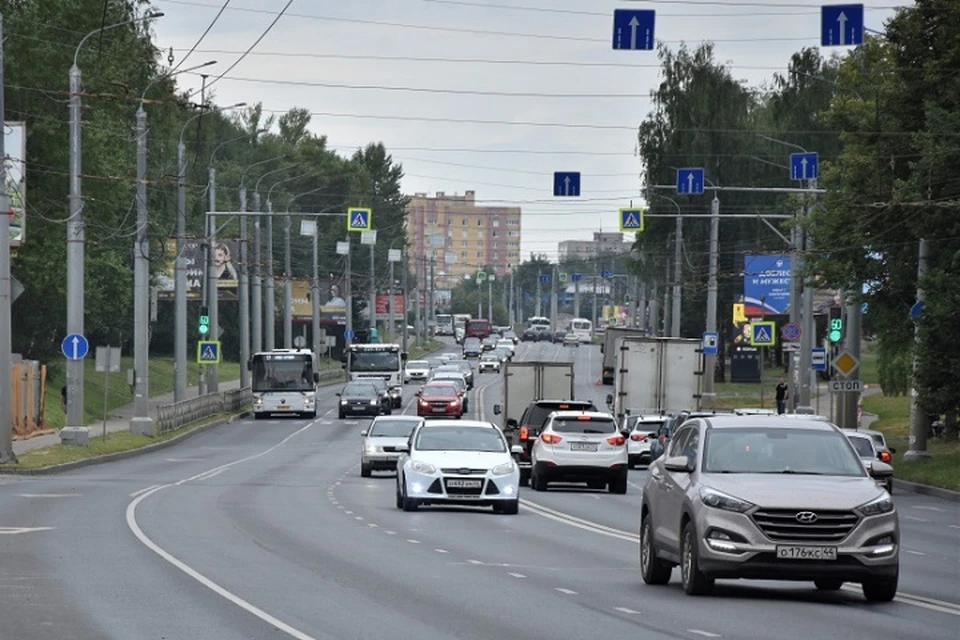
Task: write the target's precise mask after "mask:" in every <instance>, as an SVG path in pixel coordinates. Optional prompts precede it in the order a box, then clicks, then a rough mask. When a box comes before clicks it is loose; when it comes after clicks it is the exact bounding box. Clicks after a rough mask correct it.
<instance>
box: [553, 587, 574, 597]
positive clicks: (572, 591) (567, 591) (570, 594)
mask: <svg viewBox="0 0 960 640" xmlns="http://www.w3.org/2000/svg"><path fill="white" fill-rule="evenodd" d="M553 590H554V591H559V592H560V593H563V594H565V595H568V596H575V595H577V592H576V591H574V590H573V589H564V588H563V587H554V589H553Z"/></svg>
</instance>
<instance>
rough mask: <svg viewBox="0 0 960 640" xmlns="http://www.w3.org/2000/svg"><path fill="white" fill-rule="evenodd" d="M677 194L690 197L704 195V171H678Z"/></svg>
mask: <svg viewBox="0 0 960 640" xmlns="http://www.w3.org/2000/svg"><path fill="white" fill-rule="evenodd" d="M677 193H680V194H683V195H688V196H689V195H700V194H701V193H703V169H699V168H698V169H677Z"/></svg>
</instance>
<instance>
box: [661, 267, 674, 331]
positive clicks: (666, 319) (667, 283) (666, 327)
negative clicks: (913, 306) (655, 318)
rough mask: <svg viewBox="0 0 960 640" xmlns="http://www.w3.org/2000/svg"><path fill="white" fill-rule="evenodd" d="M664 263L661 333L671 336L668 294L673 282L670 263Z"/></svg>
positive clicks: (670, 310)
mask: <svg viewBox="0 0 960 640" xmlns="http://www.w3.org/2000/svg"><path fill="white" fill-rule="evenodd" d="M664 262H665V263H666V274H665V277H664V280H663V333H664V335H673V333H671V332H670V331H671V329H672V327H673V323H672V316H671V312H672V309H671V308H670V292H671V290H672V288H671V285H672V284H673V280H672V279H671V278H670V261H669V260H665V261H664Z"/></svg>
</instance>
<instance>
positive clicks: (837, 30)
mask: <svg viewBox="0 0 960 640" xmlns="http://www.w3.org/2000/svg"><path fill="white" fill-rule="evenodd" d="M858 44H863V5H862V4H833V5H823V6H822V7H820V45H821V46H823V47H848V46H851V45H858Z"/></svg>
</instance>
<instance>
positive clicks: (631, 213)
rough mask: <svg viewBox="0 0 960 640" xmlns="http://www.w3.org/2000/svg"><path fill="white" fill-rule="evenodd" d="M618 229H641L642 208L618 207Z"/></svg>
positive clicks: (625, 231) (636, 230)
mask: <svg viewBox="0 0 960 640" xmlns="http://www.w3.org/2000/svg"><path fill="white" fill-rule="evenodd" d="M620 231H622V232H623V233H630V232H639V231H643V209H639V208H637V209H620Z"/></svg>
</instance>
